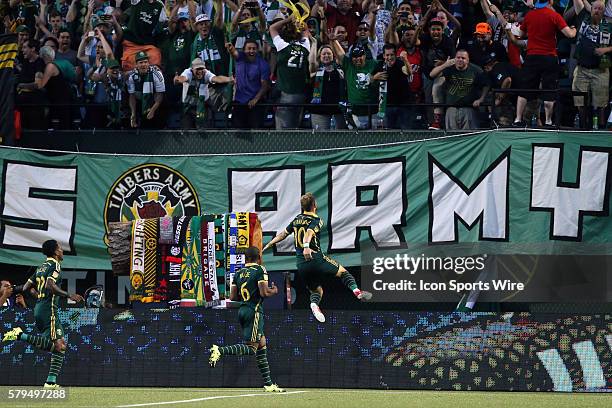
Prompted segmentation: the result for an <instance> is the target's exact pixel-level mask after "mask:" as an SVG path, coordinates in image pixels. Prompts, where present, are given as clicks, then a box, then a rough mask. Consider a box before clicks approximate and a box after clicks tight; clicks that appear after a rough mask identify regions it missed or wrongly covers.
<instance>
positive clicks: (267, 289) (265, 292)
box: [257, 281, 278, 298]
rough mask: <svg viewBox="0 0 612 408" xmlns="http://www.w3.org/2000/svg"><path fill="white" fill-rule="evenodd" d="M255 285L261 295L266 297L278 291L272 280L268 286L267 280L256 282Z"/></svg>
mask: <svg viewBox="0 0 612 408" xmlns="http://www.w3.org/2000/svg"><path fill="white" fill-rule="evenodd" d="M257 286H258V287H259V294H260V295H261V297H264V298H266V297H270V296H274V295H276V294H277V293H278V287H277V286H276V285H274V282H271V283H270V286H268V281H259V282H257Z"/></svg>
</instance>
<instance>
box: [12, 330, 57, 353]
mask: <svg viewBox="0 0 612 408" xmlns="http://www.w3.org/2000/svg"><path fill="white" fill-rule="evenodd" d="M19 340H21V341H25V342H26V343H29V344H31V345H33V346H34V347H36V348H37V349H39V350H44V351H51V347H53V343H52V342H51V340H49V339H48V338H46V337H42V336H36V335H34V334H25V333H22V334H21V336H19Z"/></svg>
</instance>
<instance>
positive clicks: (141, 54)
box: [136, 51, 149, 62]
mask: <svg viewBox="0 0 612 408" xmlns="http://www.w3.org/2000/svg"><path fill="white" fill-rule="evenodd" d="M148 59H149V56H148V55H147V53H146V52H144V51H138V53H137V54H136V62H138V61H142V60H148Z"/></svg>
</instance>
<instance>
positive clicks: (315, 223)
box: [263, 193, 372, 323]
mask: <svg viewBox="0 0 612 408" xmlns="http://www.w3.org/2000/svg"><path fill="white" fill-rule="evenodd" d="M300 204H301V205H302V213H301V214H298V215H297V216H296V217H295V218H294V219H293V221H291V224H289V225H288V226H287V228H285V229H284V230H282V231H281V232H279V233H278V234H277V235H276V236H275V237H274V238H273V239H272V240H271V241H270V242H268V244H267V245H266V246H265V247H264V249H263V250H264V251H265V250H266V249H268V248H270V247H271V246H272V245H274V244H276V243H278V242H280V241H282V240H284V239H285V238H287V237H288V236H289V235H290V234H294V238H295V255H296V262H297V269H298V273H300V274H302V275H303V276H304V281H305V282H306V286H307V287H308V290H309V291H310V309H311V310H312V314H313V315H314V316H315V318H316V319H317V320H318V321H320V322H321V323H323V322H325V316H324V315H323V313H322V312H321V309H320V308H319V304H320V303H321V299H322V298H323V287H322V286H321V280H322V279H323V278H324V277H325V276H329V275H332V276H336V277H338V278H340V279H341V280H342V283H343V284H344V285H345V286H346V287H348V288H349V289H350V290H351V291H353V294H354V295H355V297H357V299H359V300H362V301H366V300H370V299H371V298H372V294H371V293H370V292H366V291H365V290H360V289H359V288H358V287H357V282H355V278H354V277H353V275H351V274H350V273H349V272H348V271H347V270H346V269H344V267H343V266H342V265H340V264H339V263H338V262H336V261H335V260H333V259H331V258H330V257H328V256H327V255H325V254H323V252H322V251H321V241H320V239H319V234H320V232H321V228H322V227H323V220H321V219H320V218H319V216H317V202H316V200H315V198H314V196H313V195H312V193H306V194H304V195H303V196H302V198H301V199H300Z"/></svg>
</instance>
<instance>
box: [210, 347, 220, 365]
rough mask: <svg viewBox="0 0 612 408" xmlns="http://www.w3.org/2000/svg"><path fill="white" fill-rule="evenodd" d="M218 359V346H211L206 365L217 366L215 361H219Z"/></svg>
mask: <svg viewBox="0 0 612 408" xmlns="http://www.w3.org/2000/svg"><path fill="white" fill-rule="evenodd" d="M220 359H221V352H220V351H219V346H217V345H216V344H213V346H212V347H211V348H210V358H209V359H208V363H209V364H210V366H211V367H214V366H216V365H217V361H219V360H220Z"/></svg>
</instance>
